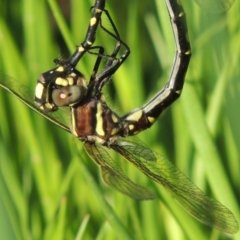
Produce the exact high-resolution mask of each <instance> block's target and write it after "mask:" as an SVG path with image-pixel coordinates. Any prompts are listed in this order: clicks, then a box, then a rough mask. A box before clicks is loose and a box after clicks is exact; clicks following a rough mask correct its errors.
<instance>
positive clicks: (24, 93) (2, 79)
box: [0, 74, 71, 133]
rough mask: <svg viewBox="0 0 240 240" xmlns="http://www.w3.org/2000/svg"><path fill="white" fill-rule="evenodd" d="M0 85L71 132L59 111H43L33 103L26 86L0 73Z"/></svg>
mask: <svg viewBox="0 0 240 240" xmlns="http://www.w3.org/2000/svg"><path fill="white" fill-rule="evenodd" d="M0 87H2V88H3V89H5V90H7V91H8V92H9V93H11V94H13V95H14V96H15V97H16V98H18V99H19V100H20V101H21V102H23V103H24V104H26V105H27V106H28V107H30V108H31V109H32V110H34V111H35V112H37V113H38V114H40V115H42V116H43V117H45V118H46V119H48V120H49V121H51V122H52V123H54V124H56V125H57V126H59V127H60V128H62V129H63V130H65V131H67V132H70V133H71V130H70V128H69V127H68V126H67V125H66V122H65V120H64V118H61V117H60V116H59V113H56V112H52V113H45V112H43V111H41V110H40V109H39V108H37V107H36V106H35V105H34V103H33V98H32V99H31V96H32V95H33V94H32V93H31V92H30V90H29V89H28V88H27V87H26V86H24V85H22V84H21V83H19V82H17V81H16V80H14V79H12V78H10V77H8V76H6V75H2V74H1V76H0Z"/></svg>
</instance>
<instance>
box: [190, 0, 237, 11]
mask: <svg viewBox="0 0 240 240" xmlns="http://www.w3.org/2000/svg"><path fill="white" fill-rule="evenodd" d="M194 1H195V2H196V3H197V5H198V6H200V7H201V8H202V9H203V10H206V11H208V12H212V13H221V12H225V11H227V10H228V9H229V8H230V7H231V6H232V5H233V3H234V1H235V0H194Z"/></svg>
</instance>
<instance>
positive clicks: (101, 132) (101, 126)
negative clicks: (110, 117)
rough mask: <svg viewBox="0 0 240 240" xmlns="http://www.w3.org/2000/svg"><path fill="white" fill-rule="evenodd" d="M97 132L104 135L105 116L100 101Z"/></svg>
mask: <svg viewBox="0 0 240 240" xmlns="http://www.w3.org/2000/svg"><path fill="white" fill-rule="evenodd" d="M96 122H97V123H96V132H97V134H98V135H100V136H104V130H103V118H102V106H101V104H100V103H98V104H97V114H96Z"/></svg>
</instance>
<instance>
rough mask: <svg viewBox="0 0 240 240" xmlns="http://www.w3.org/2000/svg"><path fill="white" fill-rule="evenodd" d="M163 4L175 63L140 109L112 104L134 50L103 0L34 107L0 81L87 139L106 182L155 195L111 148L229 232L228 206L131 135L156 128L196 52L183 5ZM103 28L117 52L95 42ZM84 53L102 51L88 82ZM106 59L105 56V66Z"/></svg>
mask: <svg viewBox="0 0 240 240" xmlns="http://www.w3.org/2000/svg"><path fill="white" fill-rule="evenodd" d="M165 2H166V6H167V10H168V13H169V16H170V21H171V25H172V30H173V34H174V39H175V46H176V53H175V56H174V63H173V67H172V71H171V73H170V77H169V79H168V82H167V83H166V85H165V86H164V88H163V89H161V90H160V91H159V92H157V93H156V95H155V96H154V97H153V98H152V99H151V100H150V101H149V102H147V103H146V104H144V105H143V106H142V107H139V108H136V109H134V110H132V111H130V112H129V113H127V114H125V115H124V116H119V115H118V114H117V113H115V112H114V111H112V110H111V109H110V107H109V106H108V105H107V103H106V101H105V98H104V94H103V93H102V89H103V87H104V86H105V84H106V83H108V82H109V81H110V79H111V77H112V75H113V74H114V73H115V72H116V71H117V70H118V69H119V67H120V66H121V65H122V64H123V63H124V62H125V60H126V59H127V57H128V56H129V54H130V48H129V47H128V45H127V44H126V43H125V42H124V41H123V40H122V39H121V37H120V35H119V32H118V30H117V28H116V26H115V24H114V22H113V20H112V18H111V16H110V14H109V12H108V11H107V10H106V9H105V0H96V2H95V5H94V6H93V7H92V16H91V19H90V22H89V27H88V30H87V33H86V37H85V39H84V41H83V42H82V43H81V44H80V45H79V46H78V47H77V49H76V51H75V52H74V53H73V54H72V55H71V56H70V57H69V59H67V60H62V59H55V64H56V67H55V68H53V69H51V70H49V71H47V72H44V73H42V74H41V75H40V77H39V78H38V80H37V85H36V89H35V98H34V102H35V105H34V104H33V102H32V99H29V96H30V95H29V94H28V93H27V91H25V89H24V88H23V87H22V86H20V84H19V83H16V82H14V81H7V82H4V81H3V80H0V86H1V87H2V88H4V89H5V90H7V91H8V92H10V93H12V94H13V95H15V97H17V98H18V99H19V100H20V101H22V102H23V103H24V104H26V105H27V106H28V107H30V108H31V109H33V110H34V111H36V112H37V113H39V114H41V115H42V116H43V117H45V118H46V119H48V120H49V121H51V122H53V123H54V124H56V125H57V126H59V127H60V128H62V129H63V130H65V131H66V132H69V133H71V134H73V135H74V136H76V137H77V138H78V139H79V140H80V141H82V142H83V145H84V148H85V150H86V152H87V154H88V155H89V157H90V158H91V159H92V160H93V161H94V162H95V163H96V164H97V165H98V166H99V168H100V171H101V175H102V177H103V179H104V181H105V182H106V183H107V184H108V185H109V186H111V187H112V188H114V189H116V190H118V191H120V192H122V193H123V194H125V195H127V196H129V197H131V198H133V199H136V200H149V199H154V198H156V197H157V195H156V194H155V193H153V192H152V191H150V190H148V189H147V188H145V187H143V186H140V185H138V184H136V183H135V182H133V181H132V180H131V179H130V178H129V177H128V176H127V175H126V174H125V173H124V172H123V170H122V169H121V168H120V167H119V166H118V165H117V163H116V162H115V161H114V160H113V159H112V157H111V156H110V155H109V153H108V149H112V150H114V151H115V152H117V153H118V154H119V155H121V156H122V157H123V158H124V159H126V160H127V161H128V162H130V163H132V164H133V165H134V166H135V167H136V168H137V169H139V170H140V171H141V172H142V173H144V174H145V175H146V176H148V177H149V178H150V179H152V180H153V181H155V182H156V183H158V184H160V185H162V186H163V187H164V188H165V189H166V190H167V191H169V192H170V194H171V195H172V196H173V197H174V198H175V199H176V200H177V201H178V202H179V203H180V204H181V205H182V207H183V208H185V209H186V211H187V212H188V213H190V214H191V215H192V216H194V217H195V218H196V219H198V220H199V221H201V222H203V223H205V224H207V225H209V226H212V227H214V228H217V229H219V230H220V231H223V232H226V233H231V234H232V233H236V232H237V231H238V229H239V225H238V223H237V221H236V219H235V217H234V215H233V213H232V212H231V211H230V210H229V209H227V208H226V207H225V206H224V205H222V204H221V203H220V202H218V201H217V200H216V199H214V198H211V197H209V196H207V195H206V194H205V193H204V192H203V191H201V190H200V189H199V188H198V187H197V186H196V185H195V184H194V183H193V182H192V181H191V180H189V179H188V178H187V177H186V176H185V175H184V174H183V173H182V172H181V171H180V170H179V169H178V168H177V167H176V166H175V165H174V164H172V163H171V162H170V161H168V160H167V159H165V158H164V157H163V156H162V155H161V154H159V153H157V152H155V151H153V150H151V149H149V148H148V147H146V146H145V145H144V144H142V143H141V142H140V141H137V140H136V139H134V140H132V139H131V136H134V135H136V134H138V133H139V132H141V131H143V130H146V129H147V128H150V127H151V126H152V125H153V124H154V123H155V122H156V120H157V119H158V117H159V116H160V115H161V113H162V112H164V111H165V110H166V109H167V108H168V107H169V106H170V105H171V104H172V103H173V102H174V101H175V100H176V99H178V98H179V97H180V95H181V91H182V89H183V85H184V78H185V74H186V72H187V69H188V65H189V62H190V58H191V46H190V43H189V40H188V37H187V24H186V14H185V12H184V9H183V7H182V5H180V2H179V1H177V0H165ZM102 14H105V15H106V16H107V18H108V20H109V22H110V24H111V27H112V31H109V30H108V29H107V28H105V27H104V26H103V24H102V21H101V18H102ZM98 28H101V29H102V30H103V31H105V32H106V33H107V34H108V35H109V36H110V37H112V38H113V39H115V40H116V44H115V46H114V49H113V51H112V53H111V54H106V53H105V50H104V47H102V46H94V42H95V38H96V33H97V30H98ZM121 48H124V51H123V53H122V54H121V56H120V57H119V56H118V55H119V53H120V49H121ZM86 53H90V54H95V55H96V61H95V64H94V67H93V70H92V74H91V76H90V79H89V81H87V80H86V78H85V77H84V75H83V74H82V73H81V72H80V71H78V70H77V69H76V66H77V64H78V63H79V61H80V60H81V58H82V57H83V56H84V55H85V54H86ZM103 59H105V60H106V61H105V62H104V67H103V68H102V70H100V71H99V66H100V64H101V63H102V62H103V61H102V60H103ZM20 88H21V89H22V91H20V90H19V89H20ZM62 107H69V109H70V112H71V125H70V126H68V125H67V124H66V123H65V121H62V120H61V119H59V118H57V116H56V115H55V113H57V112H58V110H60V109H61V108H62Z"/></svg>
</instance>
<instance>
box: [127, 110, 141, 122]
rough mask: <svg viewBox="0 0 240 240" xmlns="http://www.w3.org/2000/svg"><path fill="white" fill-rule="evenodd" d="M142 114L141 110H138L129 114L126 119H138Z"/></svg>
mask: <svg viewBox="0 0 240 240" xmlns="http://www.w3.org/2000/svg"><path fill="white" fill-rule="evenodd" d="M141 116H142V110H138V111H137V112H134V113H132V114H131V115H129V116H128V117H127V118H126V120H127V121H136V122H137V121H138V120H139V119H140V118H141Z"/></svg>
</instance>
